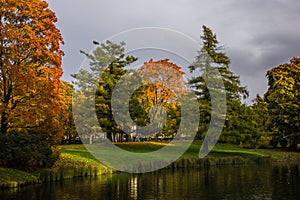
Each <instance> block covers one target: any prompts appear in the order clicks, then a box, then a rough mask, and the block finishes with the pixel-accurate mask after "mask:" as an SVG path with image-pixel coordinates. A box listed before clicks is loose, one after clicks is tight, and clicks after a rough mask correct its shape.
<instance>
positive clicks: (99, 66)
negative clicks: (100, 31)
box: [72, 41, 137, 142]
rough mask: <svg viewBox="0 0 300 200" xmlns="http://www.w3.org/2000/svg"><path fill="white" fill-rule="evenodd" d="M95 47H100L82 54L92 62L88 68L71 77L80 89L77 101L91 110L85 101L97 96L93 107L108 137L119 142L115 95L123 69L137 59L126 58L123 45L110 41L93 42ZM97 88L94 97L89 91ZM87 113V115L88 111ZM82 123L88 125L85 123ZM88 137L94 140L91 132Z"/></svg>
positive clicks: (121, 135) (82, 106)
mask: <svg viewBox="0 0 300 200" xmlns="http://www.w3.org/2000/svg"><path fill="white" fill-rule="evenodd" d="M94 44H95V45H97V48H96V49H95V50H94V51H93V52H92V54H88V53H85V52H84V51H81V52H82V53H83V54H85V56H86V57H87V58H88V60H89V64H88V65H89V67H88V69H81V70H80V71H79V73H77V74H73V75H72V77H73V78H75V81H74V82H73V83H74V84H75V85H77V86H78V90H77V95H79V97H80V98H76V99H77V100H78V101H81V103H80V105H81V107H80V108H79V109H86V110H89V108H90V106H91V105H89V104H88V103H87V104H85V103H84V102H88V101H87V100H88V98H89V96H90V95H96V97H95V105H94V106H95V107H96V114H97V118H98V121H99V123H100V126H101V128H102V130H103V131H104V132H105V134H106V137H107V138H108V139H109V140H110V141H112V142H116V141H120V138H122V137H123V134H124V132H123V131H122V130H121V129H120V128H119V127H118V125H117V124H116V122H115V120H114V117H113V114H112V109H111V96H112V92H113V89H114V87H115V85H116V83H117V82H118V81H119V80H120V78H121V77H122V76H123V75H124V74H125V73H126V72H127V70H125V69H124V67H125V66H127V65H129V64H131V63H133V62H134V61H136V60H137V59H136V58H135V57H133V56H125V55H124V51H125V48H124V46H125V43H124V42H122V43H120V44H115V43H112V42H111V41H106V42H103V43H98V42H94ZM100 75H101V77H100ZM95 85H96V86H97V88H96V94H92V93H90V91H94V89H93V88H91V87H94V86H95ZM86 113H87V114H88V113H89V112H86ZM89 117H90V116H82V117H80V120H89ZM81 124H89V123H88V122H87V123H84V122H83V123H81ZM81 128H84V127H81ZM95 128H96V127H95ZM82 132H84V131H82ZM87 134H88V135H87V137H91V135H89V133H87Z"/></svg>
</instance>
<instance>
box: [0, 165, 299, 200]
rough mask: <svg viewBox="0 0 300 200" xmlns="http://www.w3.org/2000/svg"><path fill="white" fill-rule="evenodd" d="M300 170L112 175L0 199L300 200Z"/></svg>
mask: <svg viewBox="0 0 300 200" xmlns="http://www.w3.org/2000/svg"><path fill="white" fill-rule="evenodd" d="M299 171H300V166H298V165H286V166H283V165H276V166H271V165H256V166H240V167H234V166H226V167H221V168H220V167H211V168H209V169H201V170H199V169H179V170H171V169H169V170H162V171H159V172H153V173H147V174H125V173H122V174H113V175H105V176H101V177H93V178H76V179H73V180H67V181H63V182H58V183H48V184H42V185H37V186H29V187H24V188H21V189H11V190H5V191H0V199H3V200H6V199H22V200H23V199H26V200H27V199H28V200H30V199H41V200H48V199H49V200H52V199H59V200H60V199H61V200H75V199H76V200H77V199H78V200H79V199H80V200H85V199H87V200H92V199H104V200H106V199H116V200H119V199H120V200H121V199H143V200H144V199H172V200H173V199H180V200H182V199H200V200H202V199H204V200H207V199H212V200H215V199H230V200H232V199H238V200H243V199H245V200H251V199H256V200H259V199H264V200H265V199H278V200H279V199H280V200H284V199H287V200H293V199H300V173H299Z"/></svg>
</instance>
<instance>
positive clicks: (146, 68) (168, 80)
mask: <svg viewBox="0 0 300 200" xmlns="http://www.w3.org/2000/svg"><path fill="white" fill-rule="evenodd" d="M138 74H140V75H141V76H142V79H143V84H144V85H143V86H142V87H141V88H139V89H138V90H137V91H136V92H135V95H134V96H133V99H136V100H137V102H138V104H137V106H140V107H141V108H142V110H143V111H144V112H139V113H135V114H132V116H134V118H135V119H136V120H139V121H141V119H144V120H143V124H142V125H144V126H146V125H147V124H149V123H151V120H150V118H153V120H152V123H154V121H155V119H157V121H158V124H157V126H158V127H157V128H159V129H162V130H161V131H160V132H159V133H158V134H156V135H155V137H156V139H157V138H158V136H159V135H161V136H164V137H165V136H167V137H174V135H175V133H176V130H177V129H178V128H179V123H180V118H179V116H180V104H179V102H178V98H179V97H180V96H182V95H183V94H184V93H185V92H186V91H187V90H186V87H185V82H184V79H183V75H184V72H183V71H182V70H181V67H179V66H178V65H176V64H174V63H171V62H170V61H169V59H164V60H158V61H153V60H152V59H151V60H150V61H149V62H145V63H144V65H143V66H142V67H141V68H140V69H139V70H138ZM155 105H160V106H155ZM150 109H153V110H152V113H151V114H152V116H149V113H150ZM163 109H165V111H166V114H167V119H166V121H164V120H162V119H163V114H164V112H163ZM133 110H136V111H138V110H139V109H133V107H132V112H133ZM139 114H140V115H139ZM141 114H142V115H141ZM164 122H165V123H164Z"/></svg>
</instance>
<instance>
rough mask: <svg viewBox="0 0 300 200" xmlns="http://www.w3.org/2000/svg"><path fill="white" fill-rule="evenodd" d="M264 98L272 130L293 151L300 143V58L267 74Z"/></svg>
mask: <svg viewBox="0 0 300 200" xmlns="http://www.w3.org/2000/svg"><path fill="white" fill-rule="evenodd" d="M266 76H267V77H268V86H269V88H268V90H267V92H266V93H265V95H264V98H265V100H266V102H267V104H268V111H269V114H270V117H271V127H270V128H271V130H272V131H273V132H275V133H277V134H275V136H276V135H277V136H279V137H280V138H281V140H282V139H286V140H288V142H289V148H290V149H291V150H296V149H297V144H298V143H300V132H299V130H300V117H299V113H300V103H299V102H300V58H297V57H295V58H293V59H291V61H290V63H286V64H282V65H279V66H277V67H274V68H272V69H270V70H269V71H268V72H267V75H266Z"/></svg>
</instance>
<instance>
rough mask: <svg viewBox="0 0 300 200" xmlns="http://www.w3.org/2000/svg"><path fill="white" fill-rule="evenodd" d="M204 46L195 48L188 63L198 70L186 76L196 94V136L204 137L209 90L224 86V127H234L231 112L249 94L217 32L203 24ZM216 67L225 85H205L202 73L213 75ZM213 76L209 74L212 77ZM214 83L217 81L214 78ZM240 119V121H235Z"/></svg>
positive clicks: (232, 113) (191, 69)
mask: <svg viewBox="0 0 300 200" xmlns="http://www.w3.org/2000/svg"><path fill="white" fill-rule="evenodd" d="M202 28H203V35H202V36H201V39H202V40H203V46H202V48H201V50H200V51H199V52H198V55H197V56H196V58H195V61H194V62H193V63H192V65H191V66H189V69H190V71H191V72H194V73H200V75H198V76H194V77H192V78H191V79H190V80H189V84H190V86H191V87H192V88H194V90H195V93H196V95H197V97H198V101H199V108H200V112H201V114H200V115H201V116H200V125H199V134H198V136H199V138H203V136H204V134H205V133H206V131H207V128H208V125H209V123H210V119H211V114H212V113H211V94H210V93H211V92H212V90H223V91H221V92H225V93H226V101H227V117H226V122H225V130H226V129H227V130H230V129H234V128H235V124H234V123H235V121H232V120H230V116H232V115H234V114H235V113H234V112H236V110H237V109H239V108H238V107H239V106H240V105H241V99H242V98H246V97H247V96H248V91H247V90H246V87H243V86H241V83H240V80H239V76H236V75H235V74H234V73H233V72H232V71H231V70H230V68H229V65H230V59H229V58H228V56H227V55H226V54H225V52H224V51H223V47H222V46H219V42H218V40H217V36H216V34H215V33H213V32H212V30H211V29H209V28H208V27H206V26H203V27H202ZM215 70H218V71H219V74H220V75H221V77H222V80H223V84H224V88H222V86H220V85H215V87H210V88H208V86H207V83H206V82H205V81H206V80H207V78H206V77H205V76H215V75H214V74H210V72H212V71H215ZM213 78H214V77H211V79H213ZM216 83H217V82H216ZM236 123H239V122H236Z"/></svg>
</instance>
